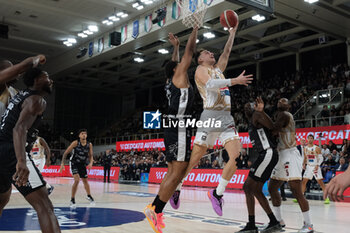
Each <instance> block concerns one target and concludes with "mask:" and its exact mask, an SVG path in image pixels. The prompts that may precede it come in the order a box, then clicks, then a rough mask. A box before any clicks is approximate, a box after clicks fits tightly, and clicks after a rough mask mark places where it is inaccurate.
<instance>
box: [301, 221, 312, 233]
mask: <svg viewBox="0 0 350 233" xmlns="http://www.w3.org/2000/svg"><path fill="white" fill-rule="evenodd" d="M313 232H314V227H313V225H312V224H309V225H308V224H306V223H304V226H303V228H301V229H300V230H299V231H298V233H313Z"/></svg>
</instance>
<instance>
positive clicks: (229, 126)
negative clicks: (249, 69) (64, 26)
mask: <svg viewBox="0 0 350 233" xmlns="http://www.w3.org/2000/svg"><path fill="white" fill-rule="evenodd" d="M237 27H238V23H237V25H236V27H234V28H230V29H229V37H228V40H227V42H226V45H225V47H224V51H223V53H222V54H221V55H220V58H219V60H218V62H216V60H215V57H214V54H213V53H212V52H210V51H208V50H200V51H199V52H197V54H196V62H197V63H198V64H199V65H198V67H197V70H196V73H195V82H196V85H197V87H198V90H199V93H200V95H201V97H202V99H203V109H204V110H203V112H202V114H201V117H200V120H201V121H207V120H209V119H210V118H211V119H212V120H213V119H214V120H215V121H216V122H220V121H221V127H220V128H198V130H197V133H196V137H195V140H194V146H193V150H192V153H191V159H190V163H189V166H188V168H187V174H188V173H189V172H190V171H191V170H192V168H193V167H194V166H196V165H197V164H198V162H199V160H200V159H201V158H202V157H203V155H205V153H206V151H207V149H208V148H212V147H213V146H214V145H215V142H216V140H217V139H218V138H219V139H220V140H221V142H222V144H223V146H224V147H225V149H226V150H227V152H228V155H229V161H228V162H227V164H226V166H225V167H224V169H223V172H222V177H221V179H220V182H219V185H218V187H217V188H216V189H214V190H211V191H209V192H208V197H209V199H210V200H211V203H212V206H213V209H214V211H215V212H216V213H217V214H218V215H219V216H222V204H223V199H222V196H223V193H224V191H225V189H226V186H227V184H228V183H229V181H230V180H231V178H232V176H233V174H234V173H235V172H236V169H237V165H236V161H235V160H236V158H237V157H238V156H239V152H240V148H241V144H240V139H239V135H238V132H237V131H236V129H235V122H234V120H233V117H232V115H231V96H230V90H229V88H228V87H230V86H234V85H245V86H248V84H249V83H251V82H252V80H253V79H252V78H251V77H252V75H245V74H244V73H245V71H243V72H242V73H241V74H240V75H239V76H238V77H237V78H230V79H226V78H225V76H224V74H223V72H224V71H225V69H226V66H227V62H228V59H229V57H230V54H231V50H232V45H233V41H234V39H235V35H236V31H237ZM185 177H186V176H185Z"/></svg>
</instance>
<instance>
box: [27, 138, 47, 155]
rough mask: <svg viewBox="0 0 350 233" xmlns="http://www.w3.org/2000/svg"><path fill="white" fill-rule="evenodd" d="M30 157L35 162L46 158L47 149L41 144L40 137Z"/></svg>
mask: <svg viewBox="0 0 350 233" xmlns="http://www.w3.org/2000/svg"><path fill="white" fill-rule="evenodd" d="M30 156H31V157H32V159H33V160H39V159H42V158H45V148H44V147H43V146H42V145H41V144H40V137H38V138H37V139H36V141H35V143H34V145H33V148H32V150H31V151H30Z"/></svg>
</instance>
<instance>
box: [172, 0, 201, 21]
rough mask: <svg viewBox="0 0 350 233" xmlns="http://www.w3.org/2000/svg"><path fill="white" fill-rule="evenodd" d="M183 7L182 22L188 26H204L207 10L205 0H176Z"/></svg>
mask: <svg viewBox="0 0 350 233" xmlns="http://www.w3.org/2000/svg"><path fill="white" fill-rule="evenodd" d="M176 2H177V4H178V5H179V7H180V8H181V14H182V23H183V24H184V25H185V26H186V27H188V28H193V27H195V26H197V27H201V26H203V20H204V16H205V13H206V12H207V4H205V3H204V0H176Z"/></svg>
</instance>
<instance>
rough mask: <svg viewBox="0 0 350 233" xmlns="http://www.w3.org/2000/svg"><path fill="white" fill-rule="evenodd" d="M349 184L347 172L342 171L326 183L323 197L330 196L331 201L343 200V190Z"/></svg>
mask: <svg viewBox="0 0 350 233" xmlns="http://www.w3.org/2000/svg"><path fill="white" fill-rule="evenodd" d="M349 186H350V179H349V174H348V173H346V172H345V173H342V174H339V175H337V176H335V177H334V178H332V179H331V181H330V182H329V183H328V184H327V185H326V189H325V191H324V194H323V198H324V199H326V198H327V196H329V197H330V199H331V200H332V201H340V200H344V191H345V189H346V188H348V187H349Z"/></svg>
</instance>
